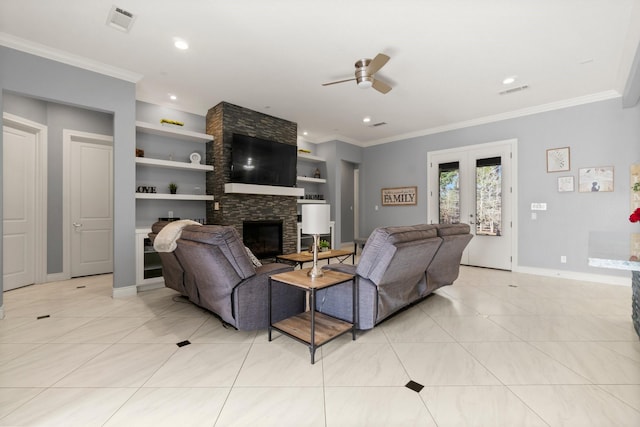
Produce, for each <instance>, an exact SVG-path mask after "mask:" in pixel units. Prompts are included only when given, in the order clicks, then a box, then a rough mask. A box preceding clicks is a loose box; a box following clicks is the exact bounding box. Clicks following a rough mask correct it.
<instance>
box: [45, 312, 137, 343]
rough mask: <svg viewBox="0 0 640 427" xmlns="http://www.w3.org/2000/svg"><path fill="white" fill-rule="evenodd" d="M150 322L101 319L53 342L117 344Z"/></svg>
mask: <svg viewBox="0 0 640 427" xmlns="http://www.w3.org/2000/svg"><path fill="white" fill-rule="evenodd" d="M148 320H149V318H146V317H99V318H97V319H93V320H91V321H89V322H87V323H85V324H84V325H82V326H80V327H79V328H77V329H74V330H73V331H71V332H68V333H66V334H64V335H62V336H60V337H58V338H56V339H54V340H53V342H58V343H115V342H118V341H120V340H121V339H122V338H124V337H125V336H127V335H128V334H130V333H131V332H132V331H134V330H135V329H137V328H138V327H140V325H142V324H143V323H145V322H147V321H148Z"/></svg>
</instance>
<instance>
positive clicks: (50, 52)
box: [0, 32, 143, 83]
mask: <svg viewBox="0 0 640 427" xmlns="http://www.w3.org/2000/svg"><path fill="white" fill-rule="evenodd" d="M0 45H2V46H6V47H8V48H11V49H15V50H19V51H22V52H26V53H30V54H32V55H36V56H40V57H42V58H46V59H51V60H53V61H57V62H62V63H63V64H67V65H72V66H74V67H78V68H82V69H85V70H88V71H93V72H95V73H99V74H104V75H106V76H109V77H114V78H116V79H120V80H125V81H128V82H131V83H138V82H139V81H140V80H141V79H142V77H143V75H142V74H138V73H134V72H133V71H129V70H124V69H122V68H117V67H113V66H111V65H107V64H104V63H102V62H98V61H93V60H91V59H88V58H84V57H82V56H79V55H73V54H71V53H69V52H65V51H62V50H58V49H54V48H52V47H49V46H45V45H42V44H39V43H35V42H32V41H29V40H25V39H22V38H20V37H16V36H14V35H11V34H7V33H3V32H0Z"/></svg>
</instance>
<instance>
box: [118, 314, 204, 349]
mask: <svg viewBox="0 0 640 427" xmlns="http://www.w3.org/2000/svg"><path fill="white" fill-rule="evenodd" d="M204 321H205V319H204V318H202V317H200V318H198V317H196V318H191V317H181V318H175V317H158V318H154V319H151V320H148V321H147V322H145V323H144V324H142V325H141V326H139V327H138V328H137V329H135V330H134V331H132V332H131V333H129V334H128V335H126V336H125V337H124V338H122V339H121V340H120V341H119V342H121V343H149V344H151V343H174V344H175V343H178V342H182V341H185V340H188V339H189V338H190V337H191V335H193V333H194V332H195V331H197V330H198V328H199V327H200V326H202V324H204Z"/></svg>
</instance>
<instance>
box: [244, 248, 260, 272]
mask: <svg viewBox="0 0 640 427" xmlns="http://www.w3.org/2000/svg"><path fill="white" fill-rule="evenodd" d="M244 248H245V250H246V251H247V255H249V259H251V262H252V263H253V266H254V267H262V263H261V262H260V260H259V259H258V258H256V256H255V255H254V254H253V252H251V249H249V248H248V247H246V246H245V247H244Z"/></svg>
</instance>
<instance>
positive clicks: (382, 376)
mask: <svg viewBox="0 0 640 427" xmlns="http://www.w3.org/2000/svg"><path fill="white" fill-rule="evenodd" d="M343 343H344V345H342V346H340V347H337V346H334V347H330V348H329V347H327V349H325V348H323V349H322V354H323V358H322V365H323V366H324V384H325V385H326V386H347V385H355V386H402V385H404V384H406V383H407V382H408V381H409V377H408V376H407V373H406V372H405V369H404V368H403V366H402V364H401V363H400V360H398V356H396V354H395V352H394V351H393V348H392V347H391V345H390V344H388V343H358V342H357V341H356V342H343ZM325 350H326V351H325Z"/></svg>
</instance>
